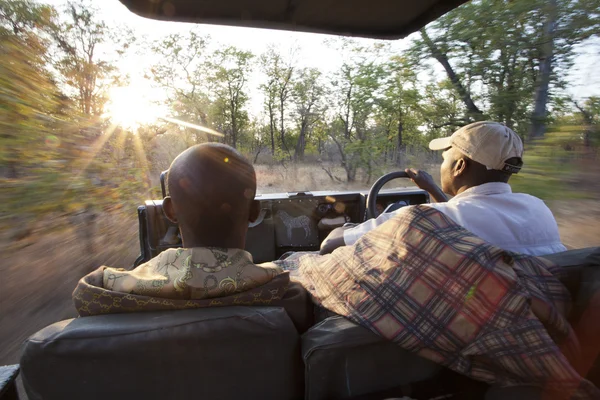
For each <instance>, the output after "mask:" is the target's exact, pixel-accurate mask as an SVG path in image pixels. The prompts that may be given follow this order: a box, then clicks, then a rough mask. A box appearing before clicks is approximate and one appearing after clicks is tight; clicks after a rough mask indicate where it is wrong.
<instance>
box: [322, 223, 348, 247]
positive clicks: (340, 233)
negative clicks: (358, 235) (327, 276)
mask: <svg viewBox="0 0 600 400" xmlns="http://www.w3.org/2000/svg"><path fill="white" fill-rule="evenodd" d="M347 229H349V227H348V228H347V227H344V226H341V227H339V228H335V229H334V230H332V231H331V233H329V235H327V237H326V238H325V240H323V242H322V243H321V250H320V251H319V254H329V253H331V252H332V251H334V250H335V249H337V248H338V247H341V246H345V245H346V243H345V242H344V231H345V230H347Z"/></svg>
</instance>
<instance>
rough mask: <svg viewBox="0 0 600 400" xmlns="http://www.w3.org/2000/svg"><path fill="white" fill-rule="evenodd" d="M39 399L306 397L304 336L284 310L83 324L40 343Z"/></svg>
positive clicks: (36, 351)
mask: <svg viewBox="0 0 600 400" xmlns="http://www.w3.org/2000/svg"><path fill="white" fill-rule="evenodd" d="M21 368H22V376H23V383H24V386H25V389H26V392H27V395H28V396H29V399H30V400H38V399H44V400H50V399H70V398H71V399H72V398H81V399H90V400H91V399H134V398H135V399H160V400H164V399H184V398H197V399H200V398H206V399H239V398H242V397H245V396H247V395H248V394H252V396H253V397H255V398H261V399H299V398H302V397H303V366H302V360H301V354H300V338H299V335H298V333H297V331H296V329H295V327H294V325H293V323H292V322H291V320H290V318H289V317H288V315H287V314H286V312H285V311H284V310H283V309H282V308H274V307H273V308H272V307H219V308H208V309H197V310H182V311H161V312H147V313H139V314H138V313H133V314H113V315H101V316H92V317H82V318H77V319H70V320H66V321H61V322H58V323H55V324H53V325H50V326H48V327H46V328H44V329H42V330H41V331H39V332H38V333H36V334H34V335H33V336H31V337H30V338H29V339H28V340H27V341H26V342H25V344H24V348H23V352H22V356H21Z"/></svg>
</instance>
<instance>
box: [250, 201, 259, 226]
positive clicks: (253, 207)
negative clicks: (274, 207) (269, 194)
mask: <svg viewBox="0 0 600 400" xmlns="http://www.w3.org/2000/svg"><path fill="white" fill-rule="evenodd" d="M258 214H260V202H259V201H258V200H252V202H251V203H250V212H249V213H248V221H249V222H254V221H256V219H257V218H258Z"/></svg>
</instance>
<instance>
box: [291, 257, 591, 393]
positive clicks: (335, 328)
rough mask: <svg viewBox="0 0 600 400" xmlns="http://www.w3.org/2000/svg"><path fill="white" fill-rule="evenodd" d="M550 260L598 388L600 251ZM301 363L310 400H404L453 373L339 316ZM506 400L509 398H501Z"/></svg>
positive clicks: (326, 324)
mask: <svg viewBox="0 0 600 400" xmlns="http://www.w3.org/2000/svg"><path fill="white" fill-rule="evenodd" d="M545 258H547V259H549V260H551V261H553V262H554V263H556V264H558V265H559V266H561V267H562V269H563V271H564V272H563V274H562V276H561V277H560V278H561V281H562V282H563V283H564V284H565V285H566V286H567V288H568V289H569V291H570V292H571V295H572V298H573V308H572V310H571V312H570V315H569V316H568V317H569V321H570V322H571V323H572V324H573V326H574V327H575V329H576V332H577V333H578V335H579V337H580V339H582V340H581V342H582V347H583V351H584V353H588V354H591V356H592V359H591V362H590V364H591V367H588V368H587V370H585V371H582V374H583V375H585V376H586V377H587V378H588V379H589V380H591V381H592V382H593V383H594V384H596V385H597V386H598V385H599V384H600V357H598V358H596V355H597V354H598V350H600V345H598V344H597V342H598V340H597V337H598V336H599V335H600V247H595V248H588V249H579V250H570V251H566V252H563V253H558V254H553V255H550V256H546V257H545ZM584 322H585V324H584ZM578 328H579V329H578ZM582 331H584V332H587V335H586V338H588V339H589V340H585V339H584V338H583V336H584V335H583V333H584V332H582ZM302 357H303V359H304V363H305V393H306V399H308V400H320V399H350V398H355V397H356V398H361V396H362V395H366V394H369V393H374V392H385V391H387V390H388V389H393V388H396V389H399V390H398V391H397V393H396V394H398V393H400V394H401V395H402V394H403V393H406V392H407V391H408V392H409V393H410V391H411V388H406V387H403V386H414V384H416V383H419V382H420V384H419V387H420V388H422V387H423V386H424V385H423V383H425V385H427V381H429V382H430V383H431V386H439V385H440V384H441V380H443V379H445V378H444V374H445V372H449V371H444V374H440V372H442V370H443V368H442V367H441V366H439V365H437V364H435V363H434V362H432V361H429V360H426V359H424V358H421V357H419V356H417V355H414V354H412V353H409V352H407V351H405V350H403V349H401V348H400V347H399V346H398V345H396V344H394V343H392V342H388V341H386V340H384V339H382V338H380V337H379V336H377V335H376V334H374V333H372V332H371V331H369V330H368V329H366V328H363V327H361V326H358V325H356V324H354V323H352V322H350V321H349V320H347V319H345V318H343V317H340V316H330V317H329V318H327V319H325V320H324V321H323V322H321V323H319V324H317V325H315V326H314V327H312V328H311V329H310V330H309V331H308V332H306V333H305V334H304V335H303V336H302ZM409 384H410V385H409ZM461 384H462V383H461ZM474 384H475V382H474ZM448 387H450V388H451V387H452V385H451V384H450V385H448ZM452 389H454V390H456V389H457V388H452ZM458 389H460V390H462V389H463V388H462V387H460V388H458ZM477 389H478V390H479V388H477ZM536 390H537V389H535V388H530V387H522V388H512V389H505V388H491V389H490V392H489V393H488V394H487V396H488V398H490V399H495V398H509V397H514V398H517V397H518V396H521V397H518V398H536V397H535V396H533V394H532V393H534V394H536V395H537V394H539V393H538V391H536ZM393 391H394V390H391V391H389V392H393ZM505 391H506V393H505ZM513 392H514V393H513ZM504 394H506V395H507V396H506V397H502V396H504ZM498 396H500V397H498ZM515 396H517V397H515ZM523 396H524V397H523ZM527 396H530V397H527ZM367 397H368V396H367ZM388 397H389V396H388ZM379 398H385V396H384V397H381V396H380V397H379Z"/></svg>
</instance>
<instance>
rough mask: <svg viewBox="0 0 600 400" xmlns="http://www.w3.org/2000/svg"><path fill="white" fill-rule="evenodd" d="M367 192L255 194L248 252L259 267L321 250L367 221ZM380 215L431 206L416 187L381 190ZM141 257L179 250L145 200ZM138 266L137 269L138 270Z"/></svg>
mask: <svg viewBox="0 0 600 400" xmlns="http://www.w3.org/2000/svg"><path fill="white" fill-rule="evenodd" d="M367 196H368V192H367V191H318V192H288V193H273V194H262V195H257V197H256V200H258V201H259V202H260V208H261V211H260V214H259V218H258V220H257V221H256V222H254V223H252V224H250V225H249V228H248V234H247V237H246V250H247V251H248V252H250V253H251V254H252V256H253V258H254V261H255V262H257V263H261V262H266V261H272V260H276V259H277V258H279V257H280V256H281V255H283V254H284V253H286V252H288V251H317V250H319V247H320V245H321V242H322V241H323V240H324V239H325V238H326V237H327V235H329V233H330V232H331V231H332V230H333V229H335V228H336V227H338V226H342V225H343V224H345V223H347V222H352V223H360V222H363V221H364V220H365V218H366V204H367ZM377 200H378V201H377V208H378V212H379V213H381V212H382V211H383V210H385V209H386V208H387V207H388V206H390V205H393V204H398V205H399V206H401V207H402V206H407V205H416V204H423V203H427V202H429V195H428V193H427V192H425V191H423V190H421V189H417V188H406V189H388V190H382V191H381V192H380V193H379V195H378V197H377ZM138 220H139V224H140V226H139V232H140V250H141V255H140V257H139V258H138V259H137V260H136V263H135V265H139V264H140V263H142V262H145V261H148V260H150V259H151V258H153V257H155V256H156V255H158V254H159V253H160V252H162V251H164V250H165V249H168V248H174V247H181V237H180V236H179V229H178V227H177V225H175V224H173V223H171V222H170V221H168V220H167V219H166V217H165V216H164V214H163V211H162V200H147V201H146V202H145V204H144V205H143V206H140V207H138ZM135 265H134V266H135Z"/></svg>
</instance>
